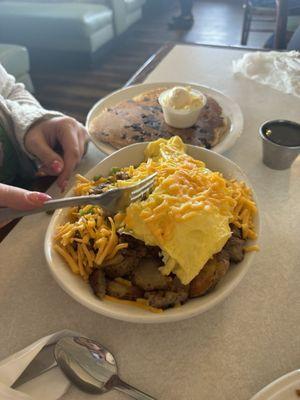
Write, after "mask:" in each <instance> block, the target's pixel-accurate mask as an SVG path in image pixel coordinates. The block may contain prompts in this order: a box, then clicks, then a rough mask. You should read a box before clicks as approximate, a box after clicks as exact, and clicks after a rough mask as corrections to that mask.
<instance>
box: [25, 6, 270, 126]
mask: <svg viewBox="0 0 300 400" xmlns="http://www.w3.org/2000/svg"><path fill="white" fill-rule="evenodd" d="M155 3H156V4H159V7H154V4H155ZM241 3H242V0H231V1H230V0H223V1H221V0H199V1H195V3H194V10H193V13H194V18H195V22H194V25H193V27H192V29H191V30H190V31H188V32H178V31H171V30H168V22H169V21H170V20H171V17H172V15H175V14H178V12H179V9H178V2H177V1H176V0H159V1H158V0H152V1H151V2H150V4H152V6H150V7H148V8H146V10H145V13H144V14H145V15H144V18H143V20H141V21H139V22H137V23H136V24H135V25H133V26H132V27H131V28H130V29H129V30H128V31H127V33H126V34H125V35H124V36H123V37H122V38H121V39H120V40H119V43H118V44H117V45H116V46H115V47H114V48H113V49H111V50H110V51H109V52H108V53H107V54H106V55H105V56H104V57H103V58H102V61H101V63H100V64H99V65H97V66H94V67H92V68H85V69H83V70H76V69H75V70H74V69H60V70H56V69H55V70H52V71H51V68H50V70H48V71H47V72H45V71H43V72H42V71H33V72H32V78H33V82H34V85H35V88H36V93H35V95H36V97H37V98H38V100H39V101H40V102H41V103H42V105H43V106H44V107H46V108H49V109H56V110H59V111H62V112H64V113H66V114H68V115H71V116H73V117H75V118H77V119H78V120H79V121H81V122H84V121H85V118H86V115H87V112H88V111H89V109H90V108H91V106H92V105H93V104H94V103H95V102H96V101H97V100H99V99H100V98H101V97H103V96H106V95H107V94H108V93H110V92H112V91H113V90H116V89H118V88H120V87H122V86H123V85H124V84H125V83H126V81H127V80H128V79H129V78H130V77H131V76H132V75H133V74H134V72H135V71H136V70H137V69H138V68H139V66H141V65H142V64H143V63H144V62H145V61H146V60H147V59H148V58H149V57H150V56H151V55H152V54H153V53H154V52H156V51H157V50H158V49H159V48H160V47H161V46H162V45H163V44H165V43H166V42H179V41H182V42H185V41H186V42H196V43H209V44H222V45H229V44H231V45H238V44H239V40H240V32H241V24H242V15H243V14H242V13H243V11H242V5H241ZM253 38H254V39H255V40H254V42H253ZM262 43H263V40H262V38H261V37H258V36H255V35H252V41H250V42H249V45H251V46H253V45H254V46H259V45H262Z"/></svg>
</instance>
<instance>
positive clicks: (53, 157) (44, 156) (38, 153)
mask: <svg viewBox="0 0 300 400" xmlns="http://www.w3.org/2000/svg"><path fill="white" fill-rule="evenodd" d="M54 143H55V141H54ZM25 147H26V149H27V150H28V151H29V152H30V153H31V154H33V155H34V156H35V157H37V158H38V159H39V160H40V161H41V163H42V168H41V171H40V172H43V174H44V175H59V174H60V173H61V171H62V170H63V168H64V161H63V159H62V158H61V157H60V156H59V155H58V154H57V153H56V152H55V151H54V150H53V149H52V148H51V147H50V144H49V143H48V142H47V136H45V135H44V134H43V132H42V131H41V130H40V125H39V124H38V125H37V126H35V127H33V128H32V129H30V130H29V131H28V132H27V134H26V136H25Z"/></svg>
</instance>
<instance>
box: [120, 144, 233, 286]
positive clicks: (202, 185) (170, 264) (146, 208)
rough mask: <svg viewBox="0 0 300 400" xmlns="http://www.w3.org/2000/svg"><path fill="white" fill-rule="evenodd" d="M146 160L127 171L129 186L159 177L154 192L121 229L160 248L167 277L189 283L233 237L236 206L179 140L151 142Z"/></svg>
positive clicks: (219, 176) (220, 183) (136, 205)
mask: <svg viewBox="0 0 300 400" xmlns="http://www.w3.org/2000/svg"><path fill="white" fill-rule="evenodd" d="M145 156H146V161H145V162H143V163H142V164H140V165H139V166H138V167H136V168H134V167H128V169H127V171H128V172H129V173H130V175H131V176H132V178H131V179H130V180H129V181H126V185H128V184H132V183H133V182H134V181H137V180H140V179H142V178H143V177H146V176H148V175H149V174H151V173H153V172H157V177H156V183H155V186H154V190H153V192H152V193H151V194H150V195H149V197H148V198H147V199H146V200H144V201H141V202H136V203H132V204H131V205H130V206H129V207H128V208H127V210H126V215H125V218H124V220H123V226H124V228H125V230H126V231H128V232H130V233H131V234H132V235H133V236H134V237H136V238H137V239H140V240H142V241H144V242H145V243H146V244H148V245H155V246H159V247H160V248H161V250H162V254H163V260H164V263H165V265H164V266H163V267H161V272H162V273H163V274H165V275H169V274H170V273H171V272H173V273H174V274H176V275H177V276H178V278H179V279H180V281H181V282H182V283H183V284H188V283H189V282H191V280H192V279H193V278H194V277H195V276H196V275H198V273H199V272H200V270H201V269H202V268H203V266H204V265H205V264H206V262H207V261H208V260H209V259H210V258H211V257H212V256H213V255H214V254H215V253H218V252H219V251H221V250H222V248H223V247H224V245H225V243H226V242H227V240H228V239H229V237H230V236H231V230H230V227H229V223H230V222H231V219H232V213H233V209H234V207H235V205H236V201H235V200H234V199H233V198H232V196H231V192H230V189H229V187H228V185H227V181H226V179H224V178H223V176H222V174H220V173H218V172H212V171H210V170H209V169H207V168H206V167H205V164H204V163H203V162H201V161H199V160H195V159H193V158H192V157H190V156H188V155H187V154H186V153H185V145H184V144H183V142H182V140H181V139H180V138H179V137H177V136H175V137H173V138H171V139H169V140H165V139H159V140H157V141H155V142H151V143H150V144H149V145H148V147H147V149H146V152H145ZM125 170H126V169H125ZM124 184H125V183H124Z"/></svg>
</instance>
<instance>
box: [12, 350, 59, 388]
mask: <svg viewBox="0 0 300 400" xmlns="http://www.w3.org/2000/svg"><path fill="white" fill-rule="evenodd" d="M54 347H55V343H54V344H50V345H48V346H45V347H44V348H43V349H42V350H41V351H40V352H39V353H38V354H37V355H36V357H35V358H34V359H33V360H32V361H31V363H30V364H29V365H28V366H27V368H26V369H25V370H24V371H23V372H22V374H21V375H20V376H19V378H18V379H17V380H16V381H15V382H14V384H13V385H12V388H13V389H15V388H17V387H18V386H21V385H23V384H24V383H26V382H28V381H31V380H32V379H34V378H37V377H38V376H40V375H42V374H44V373H45V372H47V371H49V370H50V369H52V368H54V367H56V366H57V363H56V360H55V357H54Z"/></svg>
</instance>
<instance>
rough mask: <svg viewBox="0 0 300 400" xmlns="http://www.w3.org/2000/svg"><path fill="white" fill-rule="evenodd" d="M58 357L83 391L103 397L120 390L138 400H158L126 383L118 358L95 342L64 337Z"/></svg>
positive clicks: (63, 367) (62, 366) (72, 379)
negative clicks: (119, 367) (120, 370)
mask: <svg viewBox="0 0 300 400" xmlns="http://www.w3.org/2000/svg"><path fill="white" fill-rule="evenodd" d="M54 355H55V359H56V361H57V364H58V365H59V367H60V368H61V370H62V371H63V372H64V374H65V375H66V376H67V377H68V378H69V379H70V381H72V382H73V383H74V384H75V385H76V386H77V387H78V388H79V389H81V390H82V391H83V392H88V393H94V394H103V393H106V392H108V391H109V390H111V389H116V390H119V391H120V392H123V393H125V394H127V395H129V396H131V397H132V398H134V399H136V400H155V399H154V397H151V396H149V395H147V394H146V393H143V392H141V391H140V390H138V389H136V388H134V387H132V386H130V385H128V384H127V383H125V382H123V381H122V380H121V379H120V378H119V376H118V370H117V364H116V361H115V359H114V356H113V355H112V354H111V353H110V352H109V351H108V350H107V349H105V348H104V347H103V346H102V345H101V344H99V343H97V342H95V341H94V340H91V339H87V338H85V337H80V336H78V337H71V336H68V337H64V338H62V339H60V340H59V341H58V342H57V343H56V346H55V349H54Z"/></svg>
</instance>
